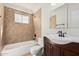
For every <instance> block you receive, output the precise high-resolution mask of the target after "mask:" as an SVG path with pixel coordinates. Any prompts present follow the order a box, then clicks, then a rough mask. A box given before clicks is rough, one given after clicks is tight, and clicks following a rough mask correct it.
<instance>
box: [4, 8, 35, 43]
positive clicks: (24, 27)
mask: <svg viewBox="0 0 79 59" xmlns="http://www.w3.org/2000/svg"><path fill="white" fill-rule="evenodd" d="M4 10H5V17H4V18H5V20H4V40H5V44H11V43H17V42H22V41H28V40H32V39H33V34H34V27H33V20H32V18H33V17H32V15H31V14H28V13H25V12H22V11H18V10H15V9H12V8H9V7H5V8H4ZM15 13H19V14H23V15H26V16H29V17H30V19H29V20H30V23H29V24H22V23H15V22H14V14H15Z"/></svg>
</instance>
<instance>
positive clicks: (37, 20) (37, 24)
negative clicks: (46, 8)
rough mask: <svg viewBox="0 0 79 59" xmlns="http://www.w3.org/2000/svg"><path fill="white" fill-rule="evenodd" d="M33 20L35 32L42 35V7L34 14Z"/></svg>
mask: <svg viewBox="0 0 79 59" xmlns="http://www.w3.org/2000/svg"><path fill="white" fill-rule="evenodd" d="M33 20H34V29H35V32H34V33H35V34H36V35H37V37H41V9H39V10H38V11H37V12H36V13H35V14H34V15H33Z"/></svg>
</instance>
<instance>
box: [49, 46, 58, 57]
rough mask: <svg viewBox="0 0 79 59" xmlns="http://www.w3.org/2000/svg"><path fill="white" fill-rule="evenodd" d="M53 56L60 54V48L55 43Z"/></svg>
mask: <svg viewBox="0 0 79 59" xmlns="http://www.w3.org/2000/svg"><path fill="white" fill-rule="evenodd" d="M50 51H51V56H60V48H59V47H56V46H54V45H52V46H51V50H50Z"/></svg>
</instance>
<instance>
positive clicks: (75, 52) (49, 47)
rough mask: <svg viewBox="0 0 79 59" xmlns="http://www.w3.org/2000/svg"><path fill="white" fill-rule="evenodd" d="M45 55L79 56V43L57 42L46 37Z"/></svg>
mask: <svg viewBox="0 0 79 59" xmlns="http://www.w3.org/2000/svg"><path fill="white" fill-rule="evenodd" d="M44 55H45V56H79V43H69V44H64V45H59V44H55V43H54V42H51V41H50V40H49V39H48V38H47V37H44Z"/></svg>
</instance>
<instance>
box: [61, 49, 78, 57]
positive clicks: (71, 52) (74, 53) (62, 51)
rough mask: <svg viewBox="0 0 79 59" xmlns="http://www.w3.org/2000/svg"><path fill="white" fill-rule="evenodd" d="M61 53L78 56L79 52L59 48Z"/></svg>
mask: <svg viewBox="0 0 79 59" xmlns="http://www.w3.org/2000/svg"><path fill="white" fill-rule="evenodd" d="M61 55H62V56H78V55H79V54H78V53H76V52H74V51H70V50H65V49H63V50H61Z"/></svg>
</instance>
